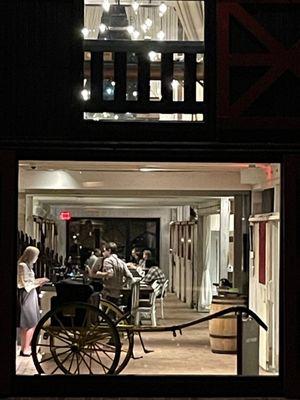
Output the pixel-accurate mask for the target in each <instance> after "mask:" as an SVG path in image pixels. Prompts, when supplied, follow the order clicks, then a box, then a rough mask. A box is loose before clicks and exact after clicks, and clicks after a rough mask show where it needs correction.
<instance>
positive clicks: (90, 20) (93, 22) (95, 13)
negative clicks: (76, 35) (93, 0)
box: [84, 5, 102, 39]
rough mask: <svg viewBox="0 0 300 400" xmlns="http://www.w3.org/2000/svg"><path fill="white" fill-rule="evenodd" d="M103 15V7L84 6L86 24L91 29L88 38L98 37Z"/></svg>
mask: <svg viewBox="0 0 300 400" xmlns="http://www.w3.org/2000/svg"><path fill="white" fill-rule="evenodd" d="M101 16H102V7H100V6H90V5H89V6H87V5H86V6H85V7H84V26H85V28H88V29H89V34H88V36H87V37H86V38H87V39H97V36H98V33H99V25H100V23H101Z"/></svg>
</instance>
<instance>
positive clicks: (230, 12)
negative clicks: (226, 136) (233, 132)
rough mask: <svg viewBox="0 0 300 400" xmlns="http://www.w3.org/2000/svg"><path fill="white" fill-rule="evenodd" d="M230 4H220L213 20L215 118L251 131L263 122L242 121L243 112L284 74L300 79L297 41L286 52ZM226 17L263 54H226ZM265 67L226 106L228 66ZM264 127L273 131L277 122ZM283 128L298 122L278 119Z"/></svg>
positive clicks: (229, 0)
mask: <svg viewBox="0 0 300 400" xmlns="http://www.w3.org/2000/svg"><path fill="white" fill-rule="evenodd" d="M256 2H257V3H259V4H261V3H266V4H272V3H274V4H275V3H276V4H284V3H286V2H285V1H282V0H279V1H274V0H265V1H261V0H260V1H259V2H258V1H257V0H256ZM239 3H251V4H253V3H254V4H255V1H250V0H244V1H240V0H239ZM239 3H238V2H237V1H234V0H220V2H219V3H218V6H217V17H218V23H219V29H218V35H217V40H218V55H219V59H218V94H219V95H218V118H219V122H222V123H223V121H224V120H223V119H224V118H226V120H227V123H226V124H228V125H229V124H231V125H232V126H233V125H234V122H235V121H237V120H238V121H239V126H245V125H244V122H246V123H247V124H248V126H249V124H250V125H251V127H253V124H256V123H257V121H260V126H262V124H263V122H262V121H263V120H264V118H261V117H253V118H246V119H245V118H243V116H242V115H243V112H244V111H245V110H247V109H248V108H249V106H250V105H251V104H252V103H253V102H254V101H255V100H256V99H257V98H258V97H259V96H260V95H261V94H262V93H264V92H265V91H266V90H267V89H268V87H270V86H271V85H272V83H273V82H274V81H276V80H277V79H278V78H279V77H280V76H281V75H282V74H283V73H284V72H285V71H286V70H288V69H289V70H292V71H293V72H294V74H295V75H296V76H298V77H299V78H300V63H299V62H297V60H299V59H300V41H298V42H297V43H296V44H295V45H294V46H293V47H291V48H289V49H286V48H285V47H284V45H283V44H282V43H281V42H279V41H278V40H277V39H276V38H274V37H273V36H272V35H271V34H270V33H269V32H268V31H267V30H266V29H265V28H264V27H263V26H261V25H260V24H259V22H258V21H257V20H256V19H255V18H254V17H252V16H251V15H250V14H248V13H247V11H246V10H245V9H244V8H243V7H242V6H241V4H239ZM290 3H292V4H300V0H295V1H291V2H290ZM230 16H233V17H234V18H236V19H237V20H238V21H239V23H241V24H242V25H243V26H244V28H245V29H247V30H248V31H249V32H251V33H252V34H253V35H255V36H256V38H257V39H258V40H259V41H260V42H261V43H262V44H263V45H264V46H265V47H266V53H259V54H257V53H248V54H239V53H235V54H230V52H229V30H230V22H229V21H230ZM258 65H262V66H264V65H265V66H269V67H270V68H269V69H268V71H267V72H266V73H265V74H264V75H263V76H262V77H260V78H259V79H258V80H257V81H256V82H255V83H254V84H253V85H252V86H251V87H250V88H249V89H248V90H246V91H245V93H244V94H243V95H241V96H240V98H239V99H237V101H235V103H233V104H229V99H230V83H229V76H230V67H231V66H258ZM267 121H268V125H272V126H273V127H274V126H276V127H278V125H277V121H278V118H272V117H268V118H267ZM281 122H282V123H283V127H287V126H288V127H290V125H291V124H292V125H293V126H295V127H299V126H300V119H298V118H289V117H281Z"/></svg>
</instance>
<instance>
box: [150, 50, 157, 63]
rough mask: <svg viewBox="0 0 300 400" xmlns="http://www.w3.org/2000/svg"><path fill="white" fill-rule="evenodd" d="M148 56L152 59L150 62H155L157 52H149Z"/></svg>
mask: <svg viewBox="0 0 300 400" xmlns="http://www.w3.org/2000/svg"><path fill="white" fill-rule="evenodd" d="M148 56H149V58H150V61H155V59H156V52H155V51H149V53H148Z"/></svg>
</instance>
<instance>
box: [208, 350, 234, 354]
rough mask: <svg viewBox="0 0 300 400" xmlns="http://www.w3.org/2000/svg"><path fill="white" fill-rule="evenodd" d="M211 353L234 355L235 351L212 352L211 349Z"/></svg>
mask: <svg viewBox="0 0 300 400" xmlns="http://www.w3.org/2000/svg"><path fill="white" fill-rule="evenodd" d="M211 351H212V353H217V354H236V353H237V352H236V350H213V349H211Z"/></svg>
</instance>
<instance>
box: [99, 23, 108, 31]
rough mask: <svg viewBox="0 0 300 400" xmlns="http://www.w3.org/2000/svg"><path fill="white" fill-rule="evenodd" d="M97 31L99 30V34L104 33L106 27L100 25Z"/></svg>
mask: <svg viewBox="0 0 300 400" xmlns="http://www.w3.org/2000/svg"><path fill="white" fill-rule="evenodd" d="M99 29H100V32H101V33H104V32H105V31H106V29H107V26H106V25H105V24H100V25H99Z"/></svg>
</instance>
